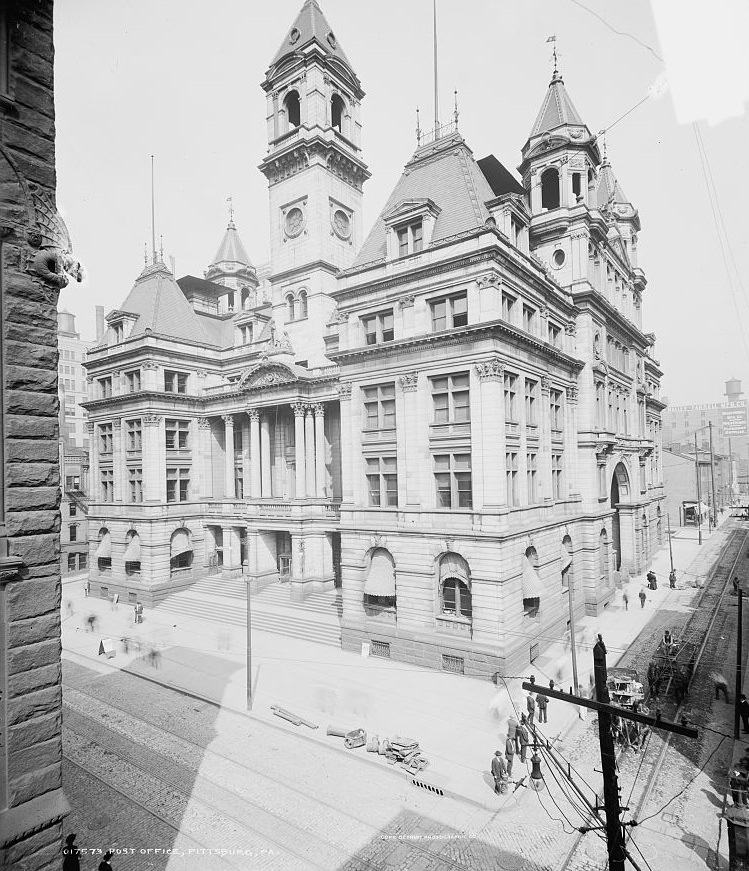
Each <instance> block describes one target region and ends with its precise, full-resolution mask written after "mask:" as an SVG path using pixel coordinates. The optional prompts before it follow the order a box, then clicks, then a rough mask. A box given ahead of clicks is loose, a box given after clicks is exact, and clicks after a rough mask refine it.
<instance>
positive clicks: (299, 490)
mask: <svg viewBox="0 0 749 871" xmlns="http://www.w3.org/2000/svg"><path fill="white" fill-rule="evenodd" d="M292 409H293V410H294V464H295V469H294V473H295V479H294V484H295V496H296V498H297V499H304V497H305V496H306V495H307V489H306V473H305V464H304V412H305V409H306V406H305V404H304V403H303V402H295V403H294V404H293V405H292Z"/></svg>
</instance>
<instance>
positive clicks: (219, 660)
mask: <svg viewBox="0 0 749 871" xmlns="http://www.w3.org/2000/svg"><path fill="white" fill-rule="evenodd" d="M724 538H725V536H724V534H723V533H722V532H721V531H720V530H718V531H717V532H716V533H714V534H713V538H712V540H711V541H709V540H708V539H707V537H705V543H704V544H703V546H702V548H700V547H699V546H698V544H697V542H696V540H692V539H691V538H690V537H677V535H674V537H673V553H674V565H675V566H676V569H677V576H678V580H679V583H678V587H679V588H681V589H676V590H670V589H669V587H668V573H669V569H670V562H669V553H668V546H666V547H664V548H662V549H661V551H660V552H659V553H658V554H657V555H656V556H655V558H654V560H653V562H652V568H653V570H654V571H655V572H656V574H657V576H658V589H657V590H656V591H647V595H648V599H647V602H646V606H645V608H640V603H639V600H638V599H637V593H638V592H639V589H640V586H641V585H643V584H644V583H645V580H644V576H642V577H636V578H633V579H632V580H631V581H630V584H629V591H630V593H629V600H630V601H629V609H628V610H625V608H624V605H623V603H622V591H617V593H616V597H615V599H614V601H613V602H612V603H611V604H610V605H609V606H608V607H607V608H606V610H605V611H604V613H603V614H602V615H601V616H600V617H598V618H594V617H584V618H582V619H581V620H580V621H579V622H578V628H577V638H578V644H577V651H578V668H579V679H580V682H581V683H582V685H583V686H584V687H587V685H588V675H589V673H590V671H591V670H592V653H591V651H592V646H593V643H594V642H595V637H596V634H597V633H600V634H601V635H602V636H603V638H604V640H605V642H606V646H607V648H608V652H609V657H608V665H609V667H612V666H614V665H616V662H617V661H618V659H619V658H620V656H621V655H622V654H623V653H624V652H625V650H626V648H627V646H628V645H629V644H630V643H631V642H632V640H633V639H634V638H635V637H636V636H637V634H638V633H639V632H640V631H641V630H642V628H643V627H644V626H645V625H646V624H647V623H648V622H649V620H651V619H652V618H653V616H654V615H655V613H656V611H657V610H658V609H659V608H661V607H663V606H667V607H668V608H669V609H676V610H678V609H680V608H686V607H687V606H688V602H689V600H690V599H691V597H692V595H693V593H694V589H693V587H692V581H693V579H694V578H695V576H696V573H698V572H700V571H701V568H700V561H702V562H703V563H704V562H705V559H704V558H703V559H702V560H700V558H699V555H700V554H705V556H707V555H708V552H714V553H716V554H717V549H718V548H719V547H720V544H721V543H722V541H723V540H724ZM682 567H684V568H682ZM83 585H84V582H83V581H79V582H73V583H66V584H65V587H64V591H63V604H62V616H63V623H62V625H63V633H62V636H63V650H64V654H65V655H66V656H69V657H70V658H71V659H75V660H78V661H83V662H84V663H85V665H86V666H87V667H89V668H93V669H95V670H99V671H102V672H110V670H111V669H112V668H115V669H122V670H127V671H129V672H131V673H135V674H141V675H143V676H144V677H148V678H149V679H151V680H157V681H159V682H161V683H164V684H166V685H169V686H172V687H174V688H177V689H182V690H186V691H188V692H190V693H192V694H195V695H197V696H200V697H203V698H205V699H208V700H211V701H214V702H217V703H219V704H221V705H222V706H224V707H226V708H229V709H233V710H235V711H238V712H242V713H244V712H245V711H246V647H245V638H244V632H239V631H237V630H236V628H235V627H229V628H227V627H226V626H223V625H222V624H218V623H215V622H211V621H208V620H205V619H201V618H193V617H186V616H184V615H183V614H175V613H170V612H168V611H166V610H165V609H164V608H163V606H159V607H157V608H155V609H152V610H148V611H146V612H145V614H144V623H143V624H140V625H137V626H136V625H134V624H133V609H132V607H129V606H127V605H124V604H120V605H119V608H118V610H117V611H113V610H112V609H111V605H110V603H109V602H107V601H105V600H102V599H99V598H85V597H84V593H83ZM68 603H70V604H71V605H72V608H73V614H72V615H71V614H69V613H68ZM89 614H95V615H97V618H98V625H97V627H96V630H95V632H94V633H93V634H92V633H91V632H88V631H86V629H87V626H86V617H87V616H88V615H89ZM125 637H127V638H129V639H130V640H131V642H136V643H139V644H140V650H138V649H137V648H136V647H135V646H134V645H133V644H132V643H131V644H130V645H129V652H128V653H127V654H126V653H125V652H124V650H123V645H122V643H121V641H120V639H122V638H125ZM102 638H110V639H111V640H112V641H113V642H114V643H115V648H116V651H117V653H116V656H115V657H114V658H113V659H105V657H104V656H101V657H100V656H98V655H97V654H98V650H99V643H100V641H101V639H102ZM153 647H157V648H159V649H160V651H161V655H160V657H159V663H158V667H156V666H155V665H154V664H153V663H152V662H151V660H150V658H149V656H148V651H149V649H150V648H153ZM79 657H82V658H83V660H79ZM252 664H253V667H252V671H253V698H254V704H253V716H255V717H257V718H259V719H262V720H265V721H267V722H270V723H273V724H274V725H275V726H277V727H279V728H282V729H284V730H285V731H290V732H293V733H296V734H300V735H303V736H304V737H306V738H311V739H312V740H314V741H321V742H323V743H325V744H326V745H328V746H333V747H339V746H340V748H341V750H342V752H355V753H358V754H360V756H361V757H362V758H365V759H367V761H369V762H371V763H372V764H379V765H385V766H386V767H388V766H387V763H385V761H384V759H383V758H382V757H377V756H376V755H375V754H371V753H366V752H365V751H364V750H363V748H362V749H360V750H354V751H345V750H343V743H342V740H341V739H340V738H332V737H328V736H327V735H326V727H327V726H328V725H335V726H338V727H342V728H345V729H346V730H349V729H354V728H358V727H361V728H364V729H366V731H367V734H368V735H369V736H371V735H374V734H378V735H380V736H381V737H384V736H394V735H400V736H405V737H409V738H413V739H414V740H417V741H419V743H420V745H421V747H422V749H423V751H424V753H425V755H426V756H427V757H428V758H429V760H430V765H429V767H428V768H427V769H426V770H425V771H424V773H423V778H424V780H425V781H430V780H432V781H433V782H435V783H437V782H439V785H440V786H442V787H443V788H444V789H445V791H446V792H448V793H450V794H453V795H457V796H459V797H461V798H463V799H467V800H469V801H471V802H474V803H476V804H478V805H480V806H482V807H487V808H490V809H492V810H496V809H497V808H498V807H504V806H506V805H514V803H515V799H514V797H513V796H512V795H507V796H502V797H498V796H495V795H494V793H493V781H492V778H491V776H490V775H489V773H488V769H489V764H490V762H491V757H492V755H493V753H494V750H495V749H498V748H499V749H504V737H505V735H506V729H507V719H508V717H509V716H510V714H511V711H512V703H513V701H514V703H515V705H516V706H517V707H518V708H520V705H521V702H522V700H523V695H524V694H523V691H522V689H521V686H520V685H521V680H520V679H513V680H507V688H505V686H504V685H503V684H502V683H500V686H499V687H495V686H494V685H493V684H492V683H490V682H489V681H487V680H479V679H474V678H470V677H465V676H462V675H451V674H445V673H443V672H436V671H430V670H427V669H422V668H419V667H417V666H412V665H409V664H407V663H398V662H391V661H388V660H383V659H379V658H373V657H369V658H367V657H362V656H359V655H357V654H354V653H349V652H344V651H341V650H338V649H335V648H333V647H328V646H325V645H321V644H315V643H312V642H308V641H303V640H299V639H290V638H284V637H280V636H277V635H273V634H271V633H268V632H262V631H255V632H253V637H252ZM531 673H533V674H535V676H536V680H537V682H538V683H539V684H540V685H543V684H546V685H548V681H549V679H551V678H553V679H554V680H555V681H556V682H557V683H559V684H560V685H561V686H563V687H567V686H571V684H572V677H571V664H570V654H569V649H568V648H567V650H565V644H564V642H563V641H559V642H557V643H555V644H553V645H551V646H550V647H549V648H548V649H547V650H546V651H545V653H544V656H543V657H541V658H539V659H538V660H537V661H536V662H535V663H533V664H529V665H528V668H527V675H530V674H531ZM271 705H280V706H281V707H284V708H286V709H288V710H290V711H293V712H294V713H295V714H298V715H299V716H301V717H304V718H306V719H309V720H311V721H312V722H314V723H317V724H318V725H319V727H320V728H319V729H316V730H310V729H308V728H307V727H304V726H300V727H295V726H293V725H291V724H290V723H287V722H286V721H283V720H280V719H279V718H277V717H275V716H273V714H272V712H271V711H270V706H271ZM522 710H524V702H523V707H522ZM583 725H584V724H582V723H581V722H580V720H579V719H578V715H577V711H576V709H574V708H572V707H571V706H568V705H563V704H561V703H558V702H554V701H553V700H552V701H550V703H549V723H548V725H546V726H544V727H543V728H542V731H543V733H544V735H546V736H547V737H549V738H552V739H556V738H566V737H567V736H569V737H570V738H572V737H574V734H573V733H576V732H577V731H578V729H579V728H582V727H583ZM469 736H470V737H469ZM518 767H519V766H518ZM394 770H395V771H397V772H398V773H402V771H401V769H399V768H396V769H394Z"/></svg>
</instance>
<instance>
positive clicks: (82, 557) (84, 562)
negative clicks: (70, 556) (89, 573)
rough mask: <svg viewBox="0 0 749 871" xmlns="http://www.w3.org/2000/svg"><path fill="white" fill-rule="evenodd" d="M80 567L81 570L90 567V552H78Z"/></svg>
mask: <svg viewBox="0 0 749 871" xmlns="http://www.w3.org/2000/svg"><path fill="white" fill-rule="evenodd" d="M78 568H79V569H81V570H83V569H85V568H88V554H87V553H79V554H78Z"/></svg>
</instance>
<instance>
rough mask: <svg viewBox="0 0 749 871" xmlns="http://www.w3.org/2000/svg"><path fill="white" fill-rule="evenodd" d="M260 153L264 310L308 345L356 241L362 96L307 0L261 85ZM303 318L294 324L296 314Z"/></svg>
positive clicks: (314, 344) (318, 340)
mask: <svg viewBox="0 0 749 871" xmlns="http://www.w3.org/2000/svg"><path fill="white" fill-rule="evenodd" d="M262 87H263V90H264V91H265V92H266V94H267V107H268V108H267V123H268V153H267V155H266V157H265V158H264V160H263V162H262V163H261V164H260V169H261V171H262V172H263V174H264V175H265V177H266V178H267V179H268V187H269V201H270V243H271V244H270V250H271V277H270V278H271V283H272V285H273V309H274V312H273V317H274V320H275V321H276V326H277V328H278V329H279V330H283V331H286V332H288V333H289V337H290V339H291V342H292V345H296V344H299V347H300V349H301V347H302V344H303V346H304V348H305V353H306V349H308V348H309V349H310V354H311V356H313V357H314V356H315V355H314V354H313V353H312V348H318V349H319V354H318V355H317V356H319V357H320V359H319V360H313V359H309V361H308V365H310V366H313V365H319V364H321V363H324V362H325V360H324V357H323V335H324V333H325V325H326V324H327V321H328V319H329V317H330V314H331V312H332V310H333V308H334V305H333V301H332V300H331V299H330V297H329V296H328V295H327V292H328V290H330V289H331V288H332V287H333V286H334V284H335V275H336V273H337V272H338V270H340V269H346V268H347V267H349V266H350V265H351V264H352V263H353V261H354V257H355V255H356V253H357V251H358V249H359V247H360V246H361V241H362V185H363V183H364V182H365V181H366V180H367V179H368V178H369V176H370V173H369V170H368V169H367V166H366V164H365V163H364V161H363V160H362V158H361V122H360V117H359V110H360V106H361V100H362V98H363V96H364V91H363V90H362V87H361V83H360V82H359V79H358V77H357V76H356V73H355V72H354V71H353V69H352V67H351V64H350V63H349V60H348V58H347V57H346V54H345V53H344V51H343V48H342V47H341V44H340V42H339V41H338V38H337V37H336V34H335V33H334V31H333V29H332V28H331V27H330V25H329V24H328V22H327V20H326V19H325V16H324V15H323V13H322V10H321V9H320V6H319V5H318V3H317V2H316V0H306V2H305V3H304V5H303V6H302V9H301V10H300V12H299V14H298V15H297V17H296V20H295V21H294V24H293V25H292V27H291V28H290V30H289V31H288V32H287V33H286V35H285V36H284V40H283V43H282V44H281V47H280V48H279V50H278V52H277V53H276V56H275V57H274V59H273V61H272V63H271V65H270V67H269V68H268V71H267V73H266V75H265V80H264V81H263V83H262ZM303 321H304V322H306V323H305V324H304V325H303V324H302V322H303Z"/></svg>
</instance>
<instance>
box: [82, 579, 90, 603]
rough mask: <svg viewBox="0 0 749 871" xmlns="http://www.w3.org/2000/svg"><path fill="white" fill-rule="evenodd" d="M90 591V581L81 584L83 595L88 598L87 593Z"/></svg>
mask: <svg viewBox="0 0 749 871" xmlns="http://www.w3.org/2000/svg"><path fill="white" fill-rule="evenodd" d="M90 592H91V581H86V583H85V584H84V585H83V595H84V596H85V597H86V598H87V599H88V594H89V593H90Z"/></svg>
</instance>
